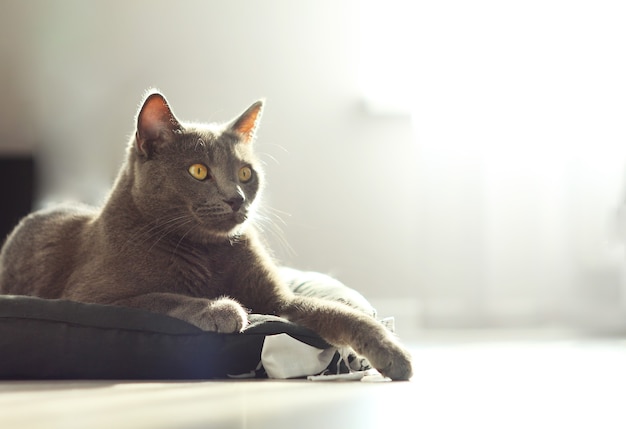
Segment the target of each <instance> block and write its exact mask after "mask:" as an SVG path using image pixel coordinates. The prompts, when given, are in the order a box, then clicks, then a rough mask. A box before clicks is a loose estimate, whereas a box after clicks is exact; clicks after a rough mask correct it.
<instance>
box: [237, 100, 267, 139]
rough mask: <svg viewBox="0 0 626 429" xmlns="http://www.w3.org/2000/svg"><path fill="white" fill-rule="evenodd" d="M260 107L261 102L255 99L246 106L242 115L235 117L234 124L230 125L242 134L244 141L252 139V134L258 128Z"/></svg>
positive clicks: (261, 105) (261, 106)
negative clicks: (251, 103)
mask: <svg viewBox="0 0 626 429" xmlns="http://www.w3.org/2000/svg"><path fill="white" fill-rule="evenodd" d="M262 108H263V103H262V102H260V101H257V102H256V103H254V104H253V105H252V106H251V107H250V108H248V110H246V111H245V112H244V113H243V115H241V116H240V117H239V119H237V121H235V124H234V125H233V127H232V129H233V130H234V131H236V132H237V133H239V134H241V135H242V136H243V138H244V141H245V142H246V143H248V142H250V141H252V140H253V139H254V134H255V132H256V129H257V128H258V124H259V119H260V117H261V110H262Z"/></svg>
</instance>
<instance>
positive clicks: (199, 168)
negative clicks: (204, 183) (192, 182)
mask: <svg viewBox="0 0 626 429" xmlns="http://www.w3.org/2000/svg"><path fill="white" fill-rule="evenodd" d="M189 174H191V176H192V177H193V178H194V179H198V180H204V179H206V178H207V176H208V175H209V171H208V170H207V168H206V167H205V166H204V165H202V164H194V165H192V166H191V167H189Z"/></svg>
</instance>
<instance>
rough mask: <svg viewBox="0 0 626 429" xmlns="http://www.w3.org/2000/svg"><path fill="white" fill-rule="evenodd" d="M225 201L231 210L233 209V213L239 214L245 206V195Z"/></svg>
mask: <svg viewBox="0 0 626 429" xmlns="http://www.w3.org/2000/svg"><path fill="white" fill-rule="evenodd" d="M223 201H224V202H225V203H226V204H228V205H229V206H230V208H231V209H233V212H238V211H239V209H240V208H241V206H242V205H243V202H244V201H245V198H244V197H243V195H239V194H237V195H236V196H234V197H232V198H229V199H227V200H223Z"/></svg>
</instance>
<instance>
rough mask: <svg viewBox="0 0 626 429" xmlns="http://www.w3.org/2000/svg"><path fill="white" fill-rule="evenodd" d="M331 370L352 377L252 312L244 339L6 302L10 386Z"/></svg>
mask: <svg viewBox="0 0 626 429" xmlns="http://www.w3.org/2000/svg"><path fill="white" fill-rule="evenodd" d="M285 276H286V277H288V279H289V284H290V286H291V287H292V289H294V290H296V291H298V290H299V292H300V293H302V294H308V295H315V294H316V293H318V294H321V295H323V296H325V297H329V298H331V299H340V300H342V299H344V298H345V297H346V296H349V297H350V298H345V299H346V300H352V301H354V300H356V301H359V303H360V305H361V306H362V307H365V308H364V310H365V311H369V312H372V313H373V309H372V308H371V306H369V304H368V303H367V301H365V300H364V299H363V298H362V297H361V296H360V295H359V294H358V293H356V292H354V291H353V290H351V289H348V288H347V287H345V286H343V285H342V284H341V283H338V282H336V281H335V280H333V279H331V278H330V277H326V276H323V277H320V275H318V274H315V273H313V274H311V275H308V276H307V274H306V273H300V272H297V271H294V270H289V271H285ZM303 276H304V277H303ZM303 279H304V280H303ZM316 284H319V286H320V287H319V288H316V287H315V286H316ZM325 368H328V369H329V370H330V371H332V372H349V369H348V367H347V366H346V365H345V364H344V359H342V358H341V356H340V353H339V351H338V350H336V349H334V348H333V347H331V346H329V345H328V344H327V343H326V342H325V341H324V340H322V339H321V338H320V337H319V336H318V335H317V334H315V333H314V332H312V331H310V330H308V329H306V328H304V327H302V326H299V325H296V324H294V323H291V322H289V321H287V320H285V319H282V318H279V317H275V316H269V315H259V314H251V315H250V325H249V326H248V327H247V329H245V330H244V331H243V332H242V333H234V334H218V333H214V332H206V331H202V330H201V329H199V328H197V327H196V326H194V325H191V324H189V323H187V322H184V321H182V320H179V319H176V318H172V317H169V316H166V315H162V314H155V313H151V312H147V311H143V310H138V309H132V308H125V307H119V306H111V305H99V304H85V303H78V302H71V301H65V300H48V299H41V298H35V297H27V296H12V295H4V296H2V295H0V378H1V379H119V380H122V379H124V380H125V379H131V380H146V379H212V378H233V377H234V378H240V377H267V376H270V377H273V378H291V377H302V376H307V375H314V374H318V373H320V372H323V371H324V370H325Z"/></svg>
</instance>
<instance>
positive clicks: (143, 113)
mask: <svg viewBox="0 0 626 429" xmlns="http://www.w3.org/2000/svg"><path fill="white" fill-rule="evenodd" d="M181 130H182V126H181V125H180V122H178V120H177V119H176V117H175V116H174V113H173V112H172V109H171V108H170V106H169V104H168V103H167V100H166V99H165V97H164V96H163V95H162V94H160V93H158V92H149V93H148V95H147V96H146V98H145V100H144V102H143V105H142V106H141V109H139V113H138V114H137V131H136V133H135V145H136V149H137V151H138V152H139V153H140V154H143V155H145V156H146V157H150V156H151V155H152V153H154V149H155V145H157V144H158V143H160V142H165V141H168V140H170V139H171V138H172V137H173V136H174V134H176V133H179V132H180V131H181Z"/></svg>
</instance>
